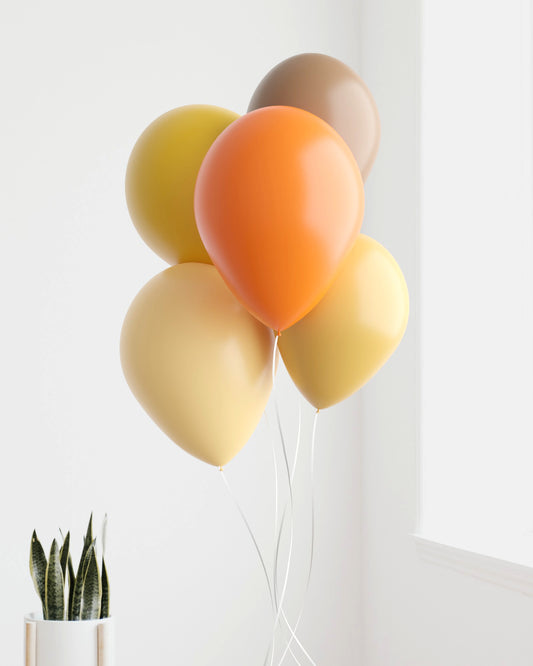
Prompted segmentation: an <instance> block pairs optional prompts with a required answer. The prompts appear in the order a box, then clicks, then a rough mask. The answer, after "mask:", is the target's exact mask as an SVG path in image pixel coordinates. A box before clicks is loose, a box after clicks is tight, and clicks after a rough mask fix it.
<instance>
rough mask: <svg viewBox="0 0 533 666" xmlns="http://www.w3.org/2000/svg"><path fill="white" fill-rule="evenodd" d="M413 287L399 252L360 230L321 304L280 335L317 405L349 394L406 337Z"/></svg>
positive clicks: (299, 382) (288, 360)
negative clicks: (399, 260)
mask: <svg viewBox="0 0 533 666" xmlns="http://www.w3.org/2000/svg"><path fill="white" fill-rule="evenodd" d="M408 317H409V293H408V291H407V285H406V283H405V279H404V277H403V274H402V271H401V270H400V267H399V266H398V264H397V263H396V261H395V260H394V257H393V256H392V255H391V254H390V253H389V252H388V251H387V250H386V249H385V248H384V247H383V246H382V245H380V244H379V243H378V242H377V241H375V240H373V239H372V238H369V237H368V236H364V235H363V234H360V235H359V237H358V238H357V240H356V241H355V245H354V247H353V249H352V250H351V251H350V253H349V255H348V257H347V258H346V260H345V263H343V266H342V268H341V271H340V273H339V274H338V276H337V278H336V279H335V281H334V283H333V285H332V286H331V287H330V289H329V290H328V291H327V293H326V295H325V296H324V298H323V299H322V300H321V301H320V302H319V304H318V305H317V306H316V307H315V308H314V309H313V310H311V312H310V313H309V314H308V315H306V316H305V317H304V318H303V319H301V320H300V321H299V322H297V323H296V324H295V325H294V326H291V327H290V328H289V329H287V330H286V331H284V332H283V333H282V335H281V337H280V339H279V348H280V351H281V355H282V357H283V360H284V362H285V365H286V367H287V370H288V371H289V374H290V375H291V377H292V379H293V381H294V383H295V384H296V386H297V387H298V388H299V389H300V391H301V392H302V394H303V395H304V396H305V397H306V398H307V399H308V400H309V402H310V403H311V404H312V405H314V406H315V407H316V408H317V409H323V408H325V407H330V406H331V405H334V404H336V403H337V402H340V401H341V400H344V399H345V398H347V397H348V396H349V395H351V394H352V393H354V392H355V391H357V390H358V389H360V388H361V386H363V384H365V383H366V382H367V381H368V380H369V379H370V378H371V377H372V376H373V375H374V374H375V373H376V372H377V371H378V370H379V369H380V368H381V366H382V365H383V364H384V363H385V361H387V359H388V358H389V357H390V355H391V354H392V353H393V351H394V350H395V349H396V347H397V346H398V344H399V343H400V340H401V339H402V337H403V334H404V332H405V328H406V326H407V320H408Z"/></svg>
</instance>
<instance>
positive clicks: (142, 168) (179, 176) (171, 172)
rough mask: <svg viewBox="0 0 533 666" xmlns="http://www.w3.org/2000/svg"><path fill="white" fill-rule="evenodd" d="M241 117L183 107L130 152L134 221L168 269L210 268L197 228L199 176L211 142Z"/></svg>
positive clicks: (129, 180) (130, 206)
mask: <svg viewBox="0 0 533 666" xmlns="http://www.w3.org/2000/svg"><path fill="white" fill-rule="evenodd" d="M238 117H239V116H238V114H236V113H234V112H233V111H228V110H227V109H222V108H220V107H218V106H209V105H205V104H204V105H202V104H192V105H190V106H181V107H179V108H177V109H173V110H172V111H168V112H167V113H164V114H163V115H162V116H159V118H156V119H155V120H154V121H153V122H152V123H151V124H150V125H149V126H148V127H147V128H146V129H145V130H144V132H143V133H142V134H141V136H140V137H139V139H138V140H137V142H136V144H135V146H134V148H133V150H132V153H131V156H130V159H129V161H128V168H127V171H126V201H127V204H128V209H129V212H130V216H131V219H132V220H133V223H134V225H135V227H136V229H137V231H138V232H139V234H140V235H141V237H142V238H143V240H144V241H145V243H147V245H149V246H150V247H151V248H152V250H154V252H156V253H157V254H158V255H159V256H160V257H162V258H163V259H164V260H165V261H168V263H169V264H177V263H183V262H186V261H198V262H203V263H207V264H210V263H211V259H210V258H209V255H208V254H207V251H206V249H205V247H204V244H203V243H202V240H201V239H200V234H199V233H198V229H197V228H196V219H195V216H194V187H195V184H196V176H197V175H198V169H199V168H200V165H201V164H202V161H203V159H204V157H205V154H206V153H207V151H208V150H209V148H210V147H211V144H212V143H213V141H214V140H215V139H216V138H217V136H218V135H219V134H220V133H221V132H222V131H223V130H224V129H226V127H227V126H228V125H230V124H231V123H232V122H233V121H234V120H236V119H237V118H238Z"/></svg>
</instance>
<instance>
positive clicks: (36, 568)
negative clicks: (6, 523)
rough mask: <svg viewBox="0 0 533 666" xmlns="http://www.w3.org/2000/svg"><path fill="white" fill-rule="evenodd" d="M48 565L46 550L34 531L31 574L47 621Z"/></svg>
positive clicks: (31, 547)
mask: <svg viewBox="0 0 533 666" xmlns="http://www.w3.org/2000/svg"><path fill="white" fill-rule="evenodd" d="M46 564H47V563H46V555H45V554H44V549H43V547H42V546H41V542H40V541H39V539H38V538H37V533H36V531H35V530H33V534H32V536H31V546H30V573H31V577H32V580H33V584H34V586H35V591H36V592H37V594H38V595H39V599H40V600H41V604H42V606H43V619H46V602H45V593H46V589H45V586H46V583H45V581H46Z"/></svg>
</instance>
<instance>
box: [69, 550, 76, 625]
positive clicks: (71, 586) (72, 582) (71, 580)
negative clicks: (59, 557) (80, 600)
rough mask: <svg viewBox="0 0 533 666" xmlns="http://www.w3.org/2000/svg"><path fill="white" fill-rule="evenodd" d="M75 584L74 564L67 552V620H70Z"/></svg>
mask: <svg viewBox="0 0 533 666" xmlns="http://www.w3.org/2000/svg"><path fill="white" fill-rule="evenodd" d="M75 584H76V574H75V573H74V565H73V564H72V557H71V556H70V553H69V554H68V617H67V619H68V620H72V619H73V617H72V600H73V599H74V585H75Z"/></svg>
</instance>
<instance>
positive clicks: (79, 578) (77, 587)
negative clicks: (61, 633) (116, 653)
mask: <svg viewBox="0 0 533 666" xmlns="http://www.w3.org/2000/svg"><path fill="white" fill-rule="evenodd" d="M93 552H94V541H93V543H91V544H89V546H88V548H87V549H85V544H84V546H83V552H82V559H80V564H79V566H78V572H77V574H76V582H75V583H74V594H73V595H72V609H71V612H70V615H71V616H72V619H73V620H79V619H80V617H81V598H82V594H83V583H84V580H85V575H86V573H87V569H88V567H89V562H90V560H91V555H92V553H93Z"/></svg>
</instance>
